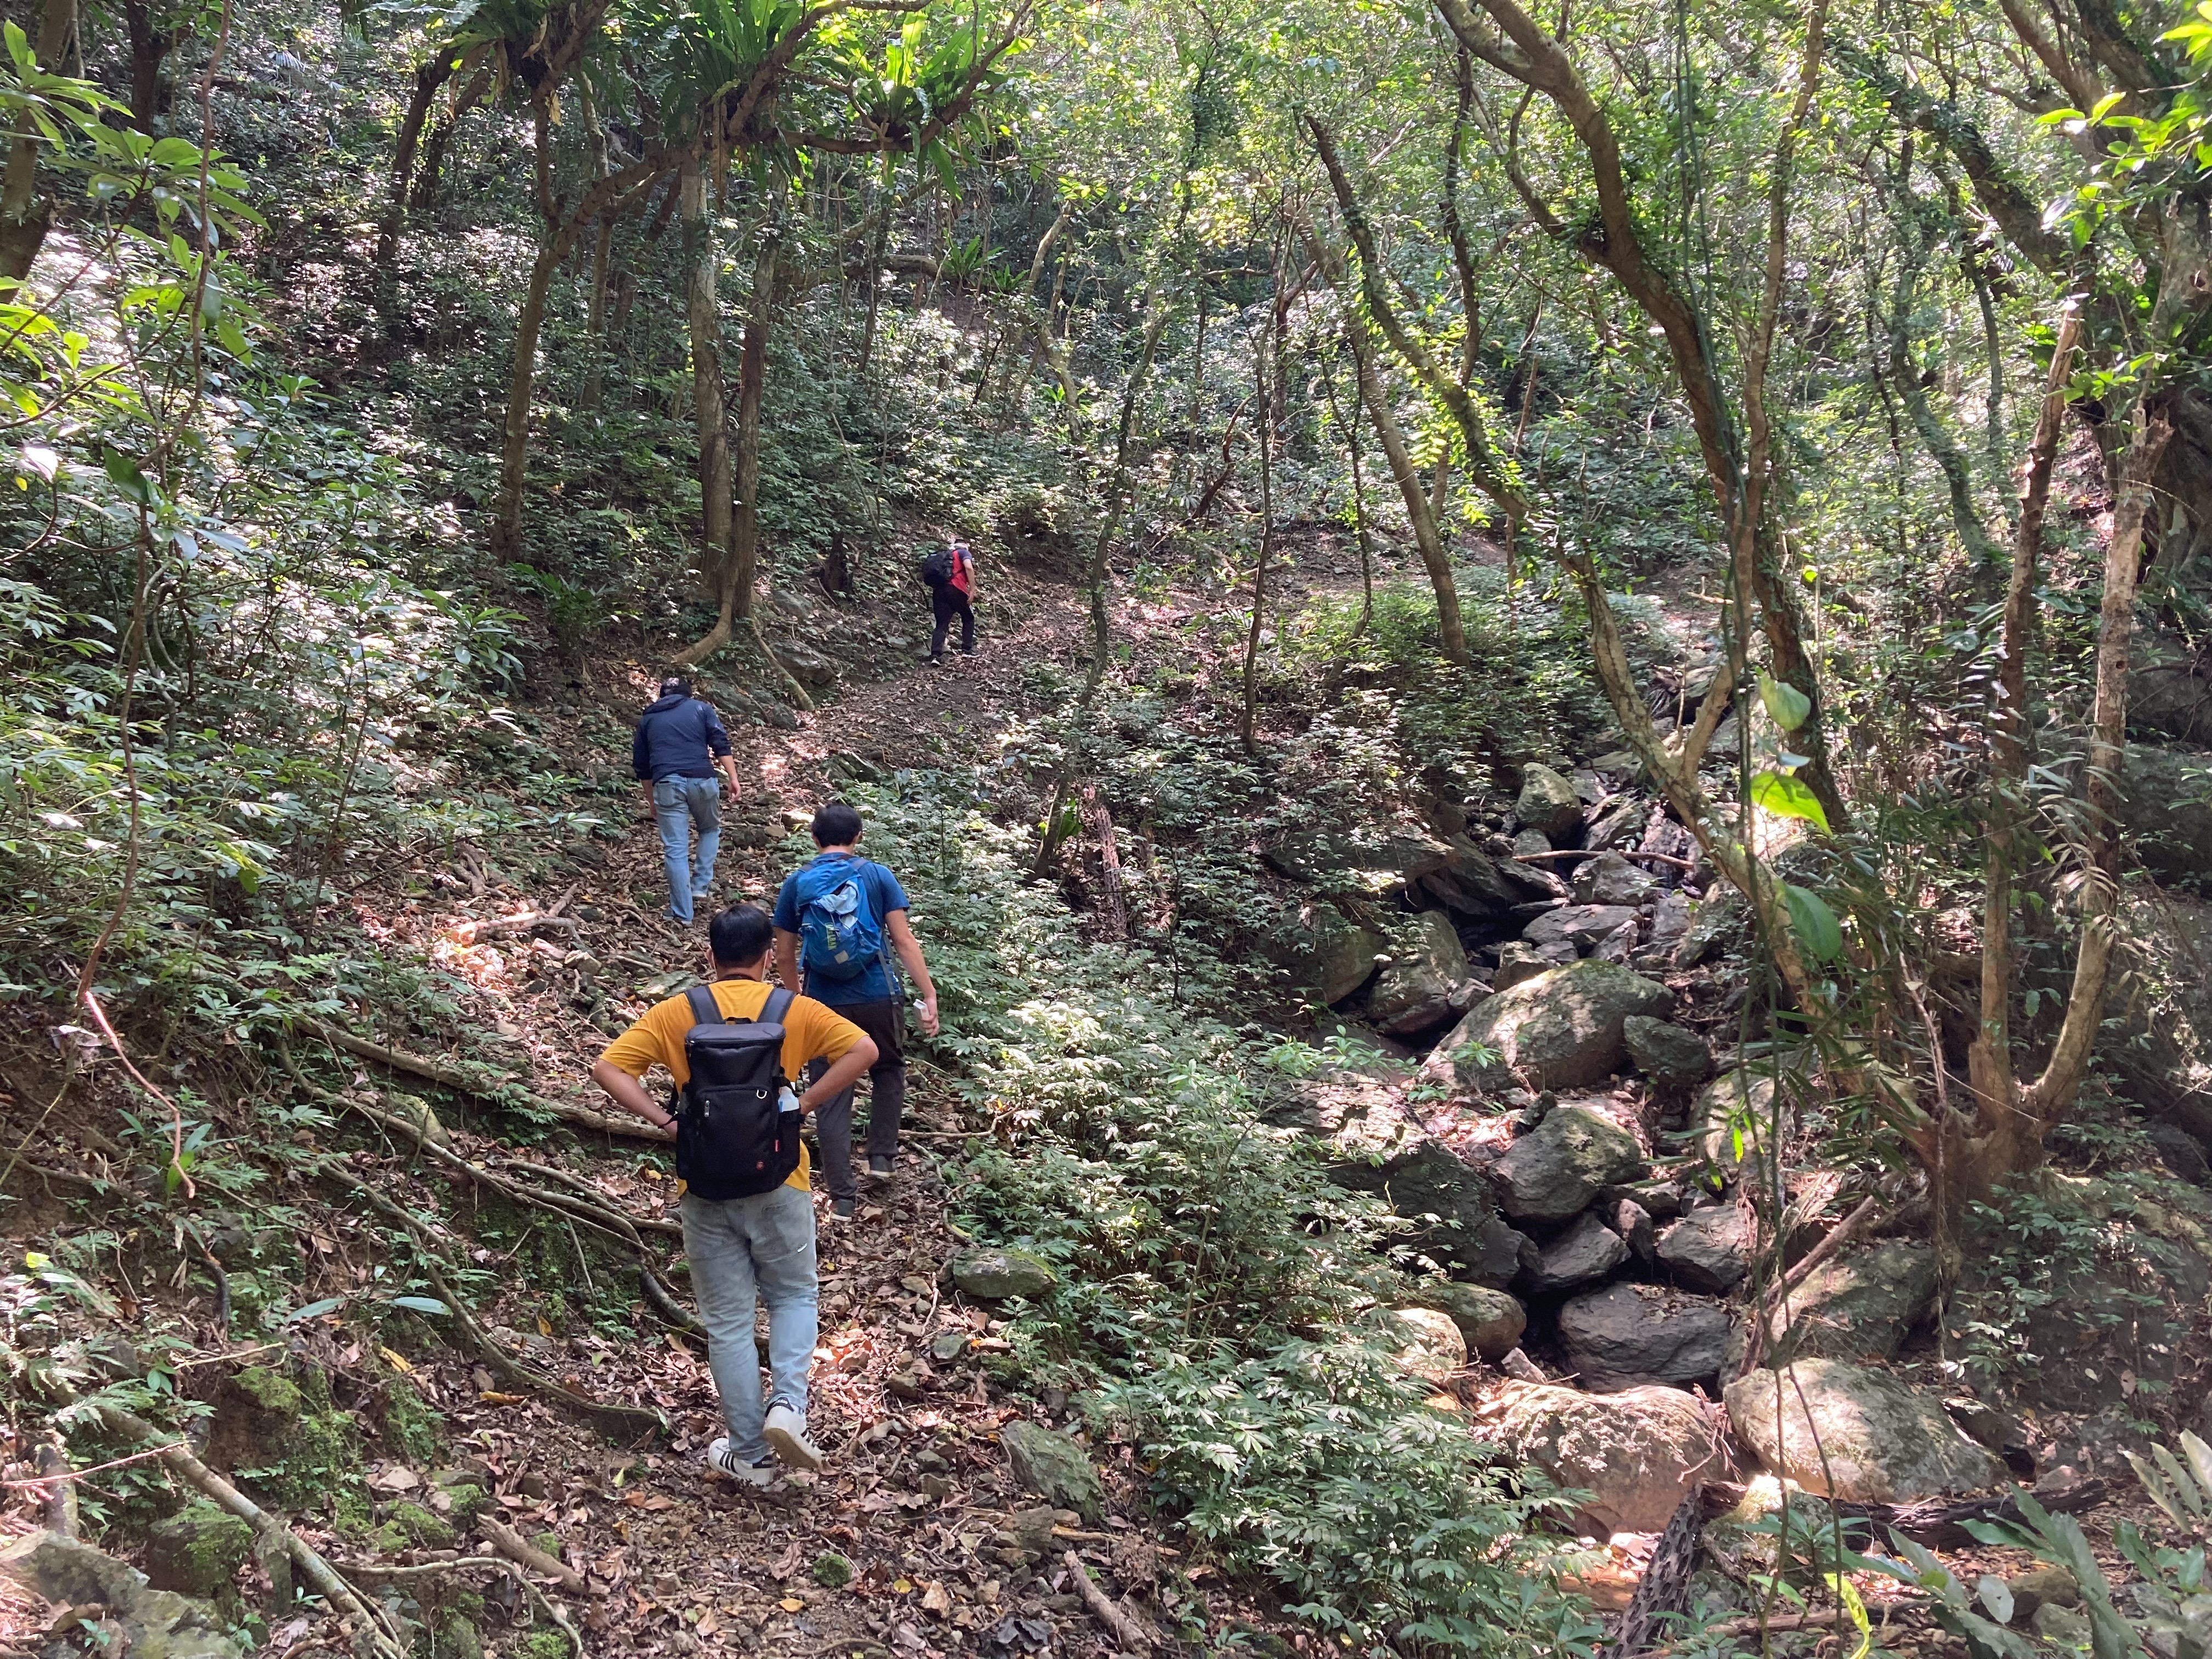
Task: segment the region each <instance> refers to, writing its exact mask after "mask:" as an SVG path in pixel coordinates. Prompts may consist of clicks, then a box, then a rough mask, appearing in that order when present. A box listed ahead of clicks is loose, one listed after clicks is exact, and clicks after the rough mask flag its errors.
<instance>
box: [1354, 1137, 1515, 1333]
mask: <svg viewBox="0 0 2212 1659" xmlns="http://www.w3.org/2000/svg"><path fill="white" fill-rule="evenodd" d="M1378 1115H1379V1114H1378V1112H1376V1111H1370V1112H1368V1113H1366V1114H1364V1115H1361V1116H1359V1117H1358V1118H1355V1119H1350V1120H1347V1121H1346V1122H1345V1123H1343V1124H1341V1125H1340V1126H1339V1127H1338V1128H1337V1131H1336V1133H1334V1135H1333V1136H1332V1137H1331V1140H1330V1144H1331V1146H1332V1147H1333V1148H1334V1149H1335V1150H1336V1151H1337V1152H1339V1153H1340V1154H1341V1156H1340V1158H1338V1160H1337V1161H1335V1162H1334V1163H1332V1164H1330V1166H1329V1171H1328V1174H1329V1179H1330V1180H1331V1181H1332V1182H1334V1183H1335V1184H1336V1185H1338V1186H1340V1187H1342V1188H1346V1190H1347V1191H1350V1192H1355V1193H1370V1194H1374V1195H1375V1196H1376V1197H1377V1198H1380V1199H1382V1200H1383V1201H1384V1202H1385V1203H1387V1204H1388V1205H1389V1206H1390V1208H1391V1209H1392V1210H1393V1211H1395V1212H1396V1213H1397V1214H1399V1215H1400V1216H1402V1217H1404V1218H1406V1219H1407V1220H1408V1221H1412V1222H1414V1223H1415V1224H1416V1225H1415V1226H1414V1228H1413V1231H1412V1232H1411V1234H1410V1235H1409V1236H1408V1237H1407V1243H1410V1244H1411V1245H1412V1246H1413V1248H1414V1249H1418V1250H1420V1251H1422V1252H1424V1253H1425V1254H1426V1255H1430V1256H1432V1257H1434V1258H1435V1259H1436V1261H1437V1262H1438V1264H1439V1265H1441V1266H1442V1267H1444V1268H1445V1269H1446V1270H1447V1271H1448V1272H1449V1273H1453V1274H1454V1275H1455V1276H1456V1277H1458V1278H1462V1279H1471V1280H1473V1281H1474V1283H1476V1284H1478V1285H1494V1286H1497V1287H1498V1288H1500V1289H1503V1288H1504V1286H1505V1285H1509V1284H1510V1283H1511V1282H1512V1281H1513V1280H1514V1279H1516V1277H1518V1276H1519V1274H1520V1273H1521V1272H1522V1267H1523V1265H1524V1262H1526V1261H1534V1259H1535V1246H1534V1245H1533V1244H1531V1243H1529V1242H1528V1239H1527V1238H1525V1237H1522V1234H1520V1233H1519V1232H1517V1231H1515V1230H1514V1229H1513V1228H1511V1227H1510V1226H1508V1225H1506V1224H1505V1223H1504V1221H1503V1220H1501V1219H1500V1218H1498V1206H1497V1202H1496V1200H1494V1199H1493V1197H1492V1194H1491V1186H1490V1182H1488V1181H1487V1180H1486V1179H1485V1178H1484V1177H1483V1176H1482V1174H1481V1172H1480V1171H1479V1170H1475V1169H1474V1168H1473V1167H1471V1166H1470V1165H1469V1164H1468V1163H1467V1162H1466V1161H1465V1160H1464V1159H1462V1158H1460V1157H1459V1156H1458V1154H1456V1153H1455V1152H1453V1151H1452V1150H1451V1148H1449V1146H1445V1145H1444V1144H1443V1142H1442V1141H1440V1140H1438V1139H1436V1138H1435V1137H1433V1136H1431V1135H1429V1134H1427V1133H1425V1131H1422V1130H1421V1129H1419V1127H1418V1126H1416V1125H1413V1124H1412V1123H1410V1122H1409V1121H1405V1120H1404V1119H1403V1118H1402V1117H1400V1118H1398V1119H1395V1120H1392V1121H1388V1122H1383V1123H1378V1122H1377V1121H1376V1119H1377V1116H1378Z"/></svg>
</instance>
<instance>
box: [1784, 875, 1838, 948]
mask: <svg viewBox="0 0 2212 1659" xmlns="http://www.w3.org/2000/svg"><path fill="white" fill-rule="evenodd" d="M1775 885H1776V886H1777V887H1778V888H1779V889H1780V890H1781V891H1782V904H1783V908H1784V909H1786V910H1788V911H1789V912H1790V932H1791V933H1794V934H1796V937H1797V943H1798V945H1799V947H1800V948H1802V950H1803V951H1804V952H1805V954H1806V955H1807V956H1808V957H1812V958H1813V960H1814V961H1815V962H1833V961H1835V960H1836V958H1837V957H1840V956H1842V955H1843V953H1844V929H1843V925H1842V924H1841V923H1840V922H1838V921H1837V920H1836V913H1835V912H1834V911H1833V910H1831V909H1830V908H1828V902H1827V901H1826V899H1824V898H1822V897H1821V896H1820V895H1819V894H1818V893H1814V892H1811V891H1808V890H1807V889H1805V888H1802V887H1799V886H1796V885H1794V884H1791V883H1790V882H1786V881H1783V882H1777V883H1776V884H1775Z"/></svg>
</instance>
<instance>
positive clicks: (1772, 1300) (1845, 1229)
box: [1766, 1197, 1881, 1308]
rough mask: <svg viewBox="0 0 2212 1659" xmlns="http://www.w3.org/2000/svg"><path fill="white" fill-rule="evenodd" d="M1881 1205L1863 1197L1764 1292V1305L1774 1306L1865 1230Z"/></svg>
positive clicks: (1879, 1201) (1878, 1200)
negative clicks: (1855, 1207)
mask: <svg viewBox="0 0 2212 1659" xmlns="http://www.w3.org/2000/svg"><path fill="white" fill-rule="evenodd" d="M1880 1210H1881V1199H1880V1198H1878V1197H1875V1198H1869V1199H1867V1200H1864V1201H1863V1203H1861V1204H1860V1205H1859V1206H1858V1207H1857V1209H1855V1210H1853V1211H1852V1212H1850V1214H1849V1215H1847V1216H1845V1217H1844V1218H1843V1219H1842V1220H1841V1221H1838V1223H1837V1224H1836V1225H1834V1226H1833V1227H1831V1228H1830V1229H1829V1230H1828V1231H1827V1234H1826V1237H1823V1238H1822V1239H1821V1240H1820V1243H1818V1244H1815V1245H1814V1247H1813V1248H1812V1249H1809V1250H1808V1251H1806V1252H1805V1254H1804V1255H1802V1256H1801V1257H1800V1258H1799V1259H1798V1261H1797V1265H1796V1267H1792V1268H1790V1271H1789V1272H1788V1273H1784V1274H1783V1275H1782V1278H1781V1279H1780V1280H1779V1281H1778V1283H1777V1284H1776V1285H1775V1286H1774V1288H1773V1289H1772V1290H1771V1291H1768V1292H1767V1293H1766V1305H1767V1306H1768V1307H1769V1308H1772V1307H1774V1306H1775V1305H1776V1304H1778V1303H1779V1302H1780V1301H1781V1300H1782V1298H1783V1297H1785V1296H1787V1295H1789V1294H1790V1291H1794V1290H1796V1288H1797V1287H1798V1286H1799V1285H1802V1284H1803V1283H1804V1282H1805V1281H1806V1280H1807V1279H1810V1278H1811V1277H1812V1276H1813V1270H1814V1268H1815V1267H1819V1266H1820V1264H1821V1263H1822V1262H1823V1261H1826V1260H1827V1259H1828V1258H1829V1257H1830V1256H1832V1255H1835V1253H1836V1252H1837V1251H1838V1250H1840V1249H1843V1248H1844V1245H1846V1244H1848V1243H1850V1242H1851V1240H1853V1239H1854V1238H1856V1237H1858V1236H1859V1235H1860V1234H1861V1233H1863V1232H1864V1231H1867V1229H1868V1227H1869V1225H1871V1224H1872V1223H1873V1220H1874V1218H1875V1215H1876V1214H1877V1213H1878V1212H1880Z"/></svg>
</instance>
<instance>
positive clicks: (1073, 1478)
mask: <svg viewBox="0 0 2212 1659" xmlns="http://www.w3.org/2000/svg"><path fill="white" fill-rule="evenodd" d="M999 1443H1000V1444H1001V1445H1003V1446H1004V1447H1006V1461H1007V1462H1009V1463H1011V1464H1012V1466H1013V1471H1014V1479H1015V1480H1018V1481H1020V1482H1021V1484H1022V1486H1024V1488H1025V1489H1026V1490H1028V1491H1030V1492H1035V1493H1036V1495H1037V1496H1038V1497H1040V1498H1048V1499H1050V1500H1051V1502H1052V1503H1053V1504H1055V1505H1056V1506H1058V1507H1059V1508H1060V1509H1063V1510H1074V1511H1075V1512H1076V1513H1077V1514H1078V1515H1079V1516H1082V1517H1083V1518H1084V1519H1085V1520H1086V1521H1088V1522H1091V1525H1093V1526H1097V1524H1098V1523H1099V1522H1102V1521H1103V1520H1104V1519H1105V1518H1106V1489H1105V1487H1104V1486H1103V1485H1102V1484H1101V1483H1100V1481H1099V1479H1098V1471H1097V1469H1095V1468H1091V1455H1090V1454H1089V1453H1088V1452H1086V1451H1085V1450H1084V1449H1083V1448H1082V1447H1081V1446H1079V1445H1078V1444H1077V1443H1075V1442H1074V1441H1073V1440H1072V1439H1071V1438H1069V1437H1067V1436H1066V1435H1064V1434H1058V1433H1055V1432H1054V1431H1052V1430H1050V1429H1048V1428H1046V1427H1044V1426H1043V1425H1041V1424H1036V1423H1009V1424H1008V1425H1006V1427H1005V1428H1003V1429H1001V1430H1000V1431H999Z"/></svg>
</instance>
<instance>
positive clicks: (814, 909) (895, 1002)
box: [775, 801, 937, 1218]
mask: <svg viewBox="0 0 2212 1659" xmlns="http://www.w3.org/2000/svg"><path fill="white" fill-rule="evenodd" d="M859 842H860V814H859V813H858V812H855V811H854V810H853V809H852V808H851V807H849V806H848V805H845V804H844V803H843V802H842V801H833V802H831V803H830V804H829V805H827V806H825V807H823V808H822V810H821V811H818V812H817V813H815V815H814V844H815V846H816V847H817V848H820V849H821V850H820V851H818V852H817V854H815V855H814V857H813V858H812V859H811V860H809V861H808V862H807V863H806V864H805V865H804V866H801V867H800V868H799V869H798V870H796V871H794V872H792V874H790V875H789V876H787V877H786V878H784V883H783V885H782V887H781V889H780V890H778V891H777V893H776V896H775V966H776V975H777V977H778V978H779V979H781V981H783V983H784V985H785V986H786V987H787V988H788V989H791V990H793V991H797V990H799V989H800V988H801V975H802V973H803V975H804V988H805V993H806V994H807V995H808V996H810V997H812V998H813V999H814V1000H816V1001H817V1002H819V1003H822V1004H823V1005H825V1006H828V1007H830V1008H834V1009H836V1011H837V1012H838V1013H839V1014H841V1015H842V1016H843V1017H844V1018H847V1019H849V1020H851V1021H852V1022H853V1024H855V1025H857V1026H859V1027H860V1029H861V1030H863V1031H866V1033H867V1034H868V1036H870V1037H872V1038H873V1039H874V1041H875V1044H876V1061H875V1064H874V1065H872V1066H870V1067H869V1068H868V1173H869V1175H870V1176H872V1177H874V1178H875V1179H877V1180H879V1181H882V1180H888V1179H889V1178H890V1173H891V1154H892V1153H893V1152H896V1151H897V1150H898V1132H899V1116H900V1114H901V1112H902V1110H903V1109H904V1108H905V1105H906V1051H905V1044H904V1042H903V1041H902V1038H903V1036H904V1035H905V1033H904V1030H903V1019H902V999H901V997H900V995H899V987H898V984H897V981H896V978H895V976H894V975H893V974H892V971H891V967H890V957H891V953H892V952H893V951H896V952H897V953H898V959H899V961H900V962H901V963H902V964H903V965H904V966H905V969H906V971H907V976H908V978H909V979H911V980H913V981H914V983H915V989H916V990H917V991H918V992H920V993H921V1002H920V1003H919V1005H917V1008H916V1012H917V1013H918V1014H919V1016H920V1018H921V1031H922V1035H923V1036H936V1035H937V987H935V986H934V985H933V984H931V983H930V980H929V967H928V964H927V963H924V962H923V961H922V959H921V945H919V944H918V943H916V942H915V937H914V930H913V929H912V928H911V927H908V926H907V918H906V913H907V899H906V890H905V889H904V888H902V887H901V886H900V885H899V883H898V878H897V877H896V876H895V875H893V874H892V873H891V872H890V871H889V870H887V869H885V868H884V866H882V865H880V864H875V863H872V862H871V861H870V860H866V859H864V858H862V857H861V856H860V854H859V852H857V851H856V850H855V848H857V846H858V845H859ZM814 1129H815V1133H816V1134H817V1136H818V1137H819V1138H820V1140H821V1143H822V1182H823V1186H824V1187H826V1188H828V1189H829V1204H830V1210H831V1212H832V1213H833V1214H835V1215H837V1216H839V1217H840V1218H844V1217H849V1216H850V1215H851V1214H852V1213H853V1209H854V1200H855V1199H856V1198H857V1196H858V1195H859V1194H858V1188H857V1187H856V1186H855V1184H854V1179H853V1091H852V1090H850V1089H849V1088H848V1089H847V1090H846V1091H844V1092H843V1093H842V1094H840V1095H838V1096H837V1097H836V1098H835V1099H832V1100H828V1101H824V1102H822V1103H819V1104H818V1105H817V1106H816V1108H815V1110H814Z"/></svg>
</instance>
